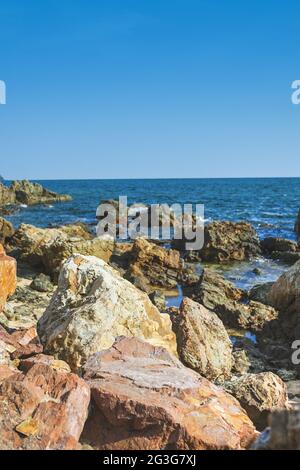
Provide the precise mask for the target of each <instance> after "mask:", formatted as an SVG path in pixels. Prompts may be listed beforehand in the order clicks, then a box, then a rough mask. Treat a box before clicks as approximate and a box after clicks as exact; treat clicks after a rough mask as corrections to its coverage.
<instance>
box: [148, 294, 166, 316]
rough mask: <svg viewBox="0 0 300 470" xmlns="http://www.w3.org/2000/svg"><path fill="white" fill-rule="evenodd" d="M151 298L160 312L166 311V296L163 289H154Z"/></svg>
mask: <svg viewBox="0 0 300 470" xmlns="http://www.w3.org/2000/svg"><path fill="white" fill-rule="evenodd" d="M149 299H150V300H151V302H152V303H153V305H155V307H157V308H158V310H159V311H160V312H164V311H165V309H166V297H165V295H164V294H163V292H161V291H157V290H156V291H154V292H152V293H151V294H150V295H149Z"/></svg>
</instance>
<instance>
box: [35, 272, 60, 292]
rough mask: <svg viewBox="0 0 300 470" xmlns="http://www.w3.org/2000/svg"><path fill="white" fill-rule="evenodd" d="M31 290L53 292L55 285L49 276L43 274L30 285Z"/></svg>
mask: <svg viewBox="0 0 300 470" xmlns="http://www.w3.org/2000/svg"><path fill="white" fill-rule="evenodd" d="M30 287H31V289H33V290H36V291H38V292H52V291H53V289H54V285H53V284H52V282H51V279H50V277H49V276H46V275H45V274H43V273H41V274H38V275H37V276H36V277H35V278H34V279H33V281H32V283H31V284H30Z"/></svg>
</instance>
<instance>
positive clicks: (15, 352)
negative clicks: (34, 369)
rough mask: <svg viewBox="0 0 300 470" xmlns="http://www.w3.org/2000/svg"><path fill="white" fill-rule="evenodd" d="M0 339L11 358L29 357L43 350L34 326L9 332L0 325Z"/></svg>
mask: <svg viewBox="0 0 300 470" xmlns="http://www.w3.org/2000/svg"><path fill="white" fill-rule="evenodd" d="M0 341H1V342H3V343H4V344H5V350H6V351H7V353H8V354H9V355H10V359H12V360H14V359H20V358H25V357H30V356H32V355H34V354H39V353H41V352H42V351H43V347H42V345H41V343H40V340H39V338H38V336H37V332H36V329H35V328H34V327H32V328H29V329H28V330H18V331H14V332H12V333H9V332H8V331H7V330H6V329H5V328H3V327H2V326H1V325H0Z"/></svg>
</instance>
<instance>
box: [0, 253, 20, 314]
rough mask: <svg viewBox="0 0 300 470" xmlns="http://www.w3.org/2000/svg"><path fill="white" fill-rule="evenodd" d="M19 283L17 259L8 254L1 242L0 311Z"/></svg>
mask: <svg viewBox="0 0 300 470" xmlns="http://www.w3.org/2000/svg"><path fill="white" fill-rule="evenodd" d="M16 285H17V264H16V261H15V260H14V259H13V258H11V257H9V256H6V254H5V251H4V248H3V246H2V245H1V244H0V312H1V311H2V309H3V307H4V305H5V303H6V300H7V298H8V297H9V296H10V295H12V294H13V293H14V291H15V289H16Z"/></svg>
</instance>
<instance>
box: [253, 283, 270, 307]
mask: <svg viewBox="0 0 300 470" xmlns="http://www.w3.org/2000/svg"><path fill="white" fill-rule="evenodd" d="M273 284H274V282H265V283H264V284H257V285H255V286H253V287H252V289H250V291H249V293H248V296H249V299H250V300H254V301H255V302H260V303H261V304H265V305H269V304H270V299H269V294H270V290H271V288H272V286H273Z"/></svg>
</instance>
